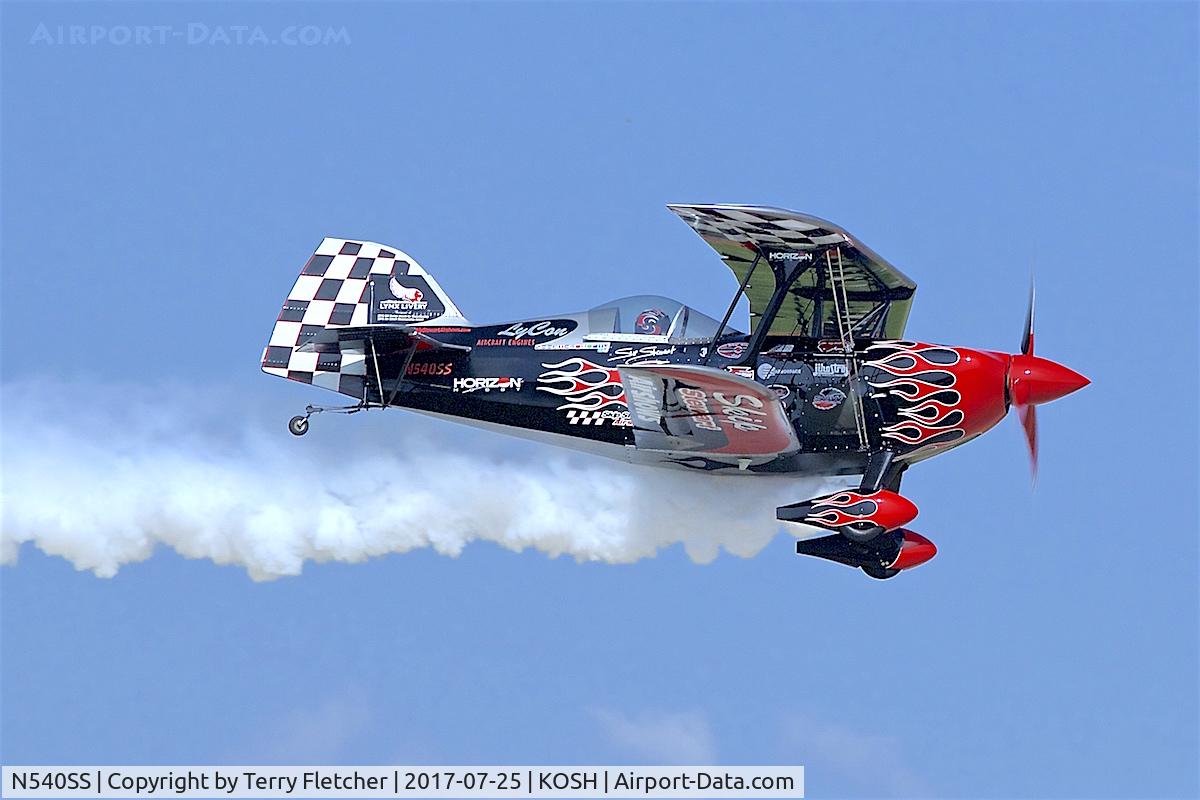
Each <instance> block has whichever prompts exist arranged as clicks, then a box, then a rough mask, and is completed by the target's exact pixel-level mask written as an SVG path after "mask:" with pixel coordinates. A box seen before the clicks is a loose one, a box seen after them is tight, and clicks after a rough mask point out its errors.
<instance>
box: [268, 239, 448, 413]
mask: <svg viewBox="0 0 1200 800" xmlns="http://www.w3.org/2000/svg"><path fill="white" fill-rule="evenodd" d="M373 275H419V276H422V277H423V278H425V280H426V281H427V282H428V284H429V286H430V288H431V289H432V290H433V291H434V293H435V294H437V295H438V297H439V299H441V300H442V302H443V304H444V305H445V307H446V311H445V313H444V314H442V315H441V316H439V317H437V318H435V319H433V320H427V321H426V322H425V323H423V324H430V323H435V322H436V324H439V325H445V324H447V323H449V324H459V325H464V324H470V323H468V322H467V321H466V320H465V319H463V317H462V313H461V312H460V311H459V310H458V308H457V307H455V305H454V303H453V302H451V301H450V298H448V297H446V295H445V292H443V291H442V290H441V287H440V286H438V285H437V282H436V281H434V279H433V276H431V275H429V274H428V273H426V272H425V270H423V269H421V267H420V265H418V264H417V263H416V262H415V261H413V260H412V259H411V258H409V257H408V256H407V255H405V254H404V253H402V252H401V251H399V250H397V249H395V248H391V247H386V246H384V245H380V244H376V243H374V242H356V241H352V240H347V239H325V240H324V241H322V242H321V245H320V247H318V248H317V250H316V252H315V253H313V255H312V258H310V259H309V260H308V263H307V264H305V265H304V269H303V270H301V271H300V277H298V278H297V279H296V285H295V286H293V287H292V291H291V292H289V293H288V296H287V300H285V301H284V303H283V309H282V310H281V311H280V312H279V318H278V319H277V320H276V322H275V327H274V328H273V329H272V331H271V339H270V341H269V342H268V343H267V347H266V350H264V351H263V359H262V369H263V372H266V373H269V374H271V375H278V376H279V377H281V378H287V379H289V380H293V381H299V382H301V383H310V384H313V385H315V386H320V387H322V388H325V389H332V390H333V391H335V392H341V393H342V394H347V395H350V396H351V397H362V396H363V392H364V390H365V386H366V383H365V381H366V356H364V355H363V354H362V353H347V352H335V353H328V352H326V353H315V352H314V353H308V352H305V353H300V352H297V348H299V347H301V346H303V345H304V344H305V343H307V342H308V341H309V340H310V339H312V338H313V337H314V336H315V335H316V334H317V333H318V332H320V331H322V330H324V329H327V328H338V327H358V326H362V325H367V324H369V320H368V314H369V311H370V309H369V303H370V288H369V287H370V283H371V276H373Z"/></svg>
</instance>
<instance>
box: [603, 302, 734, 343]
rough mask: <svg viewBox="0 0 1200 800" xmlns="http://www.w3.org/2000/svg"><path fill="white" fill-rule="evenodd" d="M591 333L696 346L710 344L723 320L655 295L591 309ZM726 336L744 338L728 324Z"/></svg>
mask: <svg viewBox="0 0 1200 800" xmlns="http://www.w3.org/2000/svg"><path fill="white" fill-rule="evenodd" d="M587 314H588V333H589V335H590V336H596V335H597V334H613V336H612V337H611V338H618V337H619V338H620V339H625V340H628V341H665V342H676V343H694V342H707V341H711V340H712V338H713V337H714V336H716V335H717V329H718V328H719V327H720V326H721V323H720V321H718V320H715V319H713V318H712V317H710V316H708V315H707V314H704V313H702V312H700V311H697V310H696V309H694V308H691V307H690V306H686V305H684V304H683V303H681V302H679V301H678V300H672V299H671V298H669V297H662V296H659V295H652V294H639V295H634V296H632V297H622V298H620V299H618V300H610V301H609V302H607V303H601V304H600V305H598V306H596V307H594V308H592V309H589V310H588V312H587ZM722 335H723V336H742V335H744V334H742V333H741V332H740V331H737V330H735V329H734V328H733V327H731V326H729V325H726V326H725V330H724V332H723V334H722Z"/></svg>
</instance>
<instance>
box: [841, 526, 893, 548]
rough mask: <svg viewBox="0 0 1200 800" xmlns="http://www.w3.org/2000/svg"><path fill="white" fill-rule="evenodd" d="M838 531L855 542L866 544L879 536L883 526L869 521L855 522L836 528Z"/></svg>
mask: <svg viewBox="0 0 1200 800" xmlns="http://www.w3.org/2000/svg"><path fill="white" fill-rule="evenodd" d="M838 533H840V534H842V536H845V537H846V538H847V539H849V540H850V541H852V542H854V543H856V544H866V543H867V542H873V541H875V540H876V539H878V538H879V534H881V533H883V526H882V525H876V524H874V523H871V522H855V523H852V524H850V525H843V526H842V527H840V528H838Z"/></svg>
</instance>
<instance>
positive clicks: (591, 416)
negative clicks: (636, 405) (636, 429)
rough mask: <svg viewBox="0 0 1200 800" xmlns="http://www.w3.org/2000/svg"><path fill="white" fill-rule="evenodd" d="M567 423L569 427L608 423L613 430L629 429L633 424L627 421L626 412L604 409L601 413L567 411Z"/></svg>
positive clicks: (627, 415)
mask: <svg viewBox="0 0 1200 800" xmlns="http://www.w3.org/2000/svg"><path fill="white" fill-rule="evenodd" d="M567 423H568V424H570V425H604V424H605V423H608V424H609V425H612V426H613V427H614V428H630V427H633V422H632V421H631V420H630V419H629V412H628V411H619V410H617V409H615V408H606V409H604V410H603V411H578V410H576V409H573V408H572V409H568V410H567Z"/></svg>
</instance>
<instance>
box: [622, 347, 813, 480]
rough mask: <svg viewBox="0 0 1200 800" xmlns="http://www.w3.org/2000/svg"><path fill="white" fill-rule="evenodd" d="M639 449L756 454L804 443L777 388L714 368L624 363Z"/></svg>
mask: <svg viewBox="0 0 1200 800" xmlns="http://www.w3.org/2000/svg"><path fill="white" fill-rule="evenodd" d="M620 372H621V383H623V384H624V386H625V397H626V400H627V402H628V405H629V411H630V416H631V417H632V420H633V438H634V443H635V444H636V445H637V447H638V449H639V450H655V451H659V452H665V453H686V454H689V455H694V454H705V455H711V456H726V457H729V458H755V457H763V456H775V455H778V454H780V453H790V452H792V451H795V450H798V449H799V448H800V443H799V442H798V441H797V439H796V431H795V429H794V428H792V424H791V422H789V421H788V418H787V415H786V414H785V413H784V411H783V406H782V405H780V403H779V398H778V397H777V396H776V395H775V393H774V392H773V391H771V390H770V389H768V388H767V387H765V386H763V385H762V384H759V383H755V382H754V381H750V380H746V379H745V378H739V377H737V376H736V375H731V374H730V373H728V372H725V371H724V370H719V369H714V368H713V367H698V366H697V367H693V366H682V365H664V366H657V367H621V368H620Z"/></svg>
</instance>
